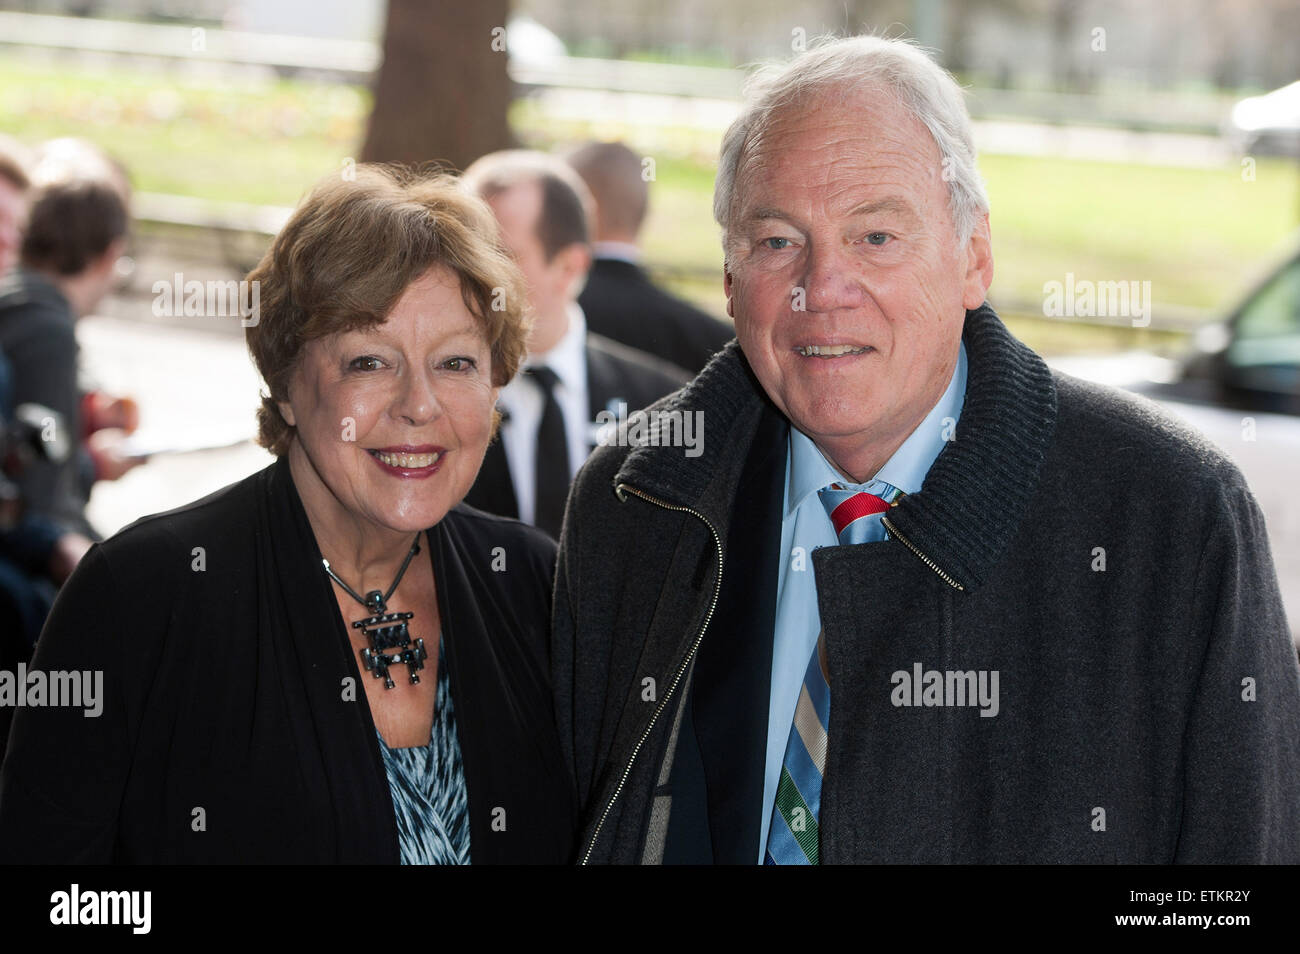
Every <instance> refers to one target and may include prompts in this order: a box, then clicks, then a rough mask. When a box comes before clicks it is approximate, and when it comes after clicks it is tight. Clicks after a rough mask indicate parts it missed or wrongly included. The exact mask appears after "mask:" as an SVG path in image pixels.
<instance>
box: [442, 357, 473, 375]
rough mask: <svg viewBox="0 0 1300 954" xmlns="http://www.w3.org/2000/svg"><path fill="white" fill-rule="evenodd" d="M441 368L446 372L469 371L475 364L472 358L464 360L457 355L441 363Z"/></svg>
mask: <svg viewBox="0 0 1300 954" xmlns="http://www.w3.org/2000/svg"><path fill="white" fill-rule="evenodd" d="M442 366H443V367H444V368H446V369H447V370H448V371H471V370H473V369H474V367H475V366H476V362H475V361H474V359H473V358H465V357H461V356H459V355H458V356H457V357H454V358H448V359H447V360H446V361H444V362H443V363H442Z"/></svg>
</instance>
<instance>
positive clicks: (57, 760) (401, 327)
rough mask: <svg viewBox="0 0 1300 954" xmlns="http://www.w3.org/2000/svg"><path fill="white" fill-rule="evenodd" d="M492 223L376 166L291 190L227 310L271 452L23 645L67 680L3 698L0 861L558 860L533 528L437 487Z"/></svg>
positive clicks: (504, 326)
mask: <svg viewBox="0 0 1300 954" xmlns="http://www.w3.org/2000/svg"><path fill="white" fill-rule="evenodd" d="M496 236H497V230H496V226H495V224H494V222H493V219H492V216H491V214H490V212H489V211H488V210H487V208H486V207H485V206H483V205H481V204H480V203H479V201H478V200H477V199H474V198H472V197H470V196H468V195H466V194H465V193H463V192H462V191H461V190H460V189H459V188H458V187H457V185H456V183H455V182H454V180H452V179H450V178H448V177H445V176H435V177H418V176H414V175H408V174H405V173H399V172H395V171H392V170H387V169H384V168H379V167H361V168H359V169H357V170H356V176H355V178H352V179H344V178H341V177H333V178H331V179H329V180H326V181H324V182H322V183H321V184H320V185H318V186H317V187H316V189H315V190H314V191H313V192H312V193H311V194H310V195H309V196H308V197H307V199H306V200H305V201H304V203H303V204H302V206H301V207H300V208H299V209H298V210H297V211H296V212H295V213H294V215H293V217H292V219H291V220H290V221H289V223H288V224H287V225H286V226H285V228H284V230H283V231H282V232H281V234H280V235H279V237H278V238H277V239H276V241H275V244H274V246H273V247H272V248H271V250H270V251H269V252H268V253H267V255H266V257H265V259H264V260H263V261H262V263H261V264H260V265H259V266H258V267H257V269H256V270H255V271H254V272H253V273H252V275H251V276H250V278H251V279H252V280H253V281H255V282H257V283H259V285H258V289H259V297H258V303H259V311H258V313H257V314H254V315H251V316H249V318H248V319H247V321H246V324H248V326H249V327H248V329H247V334H248V344H249V349H250V351H251V352H252V355H253V359H254V361H255V362H256V363H257V366H258V368H259V370H260V371H261V372H262V375H263V377H264V378H265V380H266V383H267V386H268V389H269V392H270V394H269V396H267V397H265V398H264V401H263V407H262V409H261V411H260V413H259V425H260V440H261V442H262V443H263V444H264V445H265V446H267V447H268V448H269V449H270V450H271V451H272V452H273V453H274V454H275V455H276V457H277V460H276V461H275V463H273V464H272V465H271V466H269V467H267V468H266V469H265V470H263V471H261V472H259V473H256V474H254V475H253V476H251V477H249V478H247V479H245V480H243V481H240V482H239V483H236V484H233V485H231V486H230V487H227V488H225V489H224V490H221V491H219V492H217V493H216V494H213V495H212V496H209V497H206V498H204V499H202V500H200V501H197V502H195V503H193V504H190V505H189V506H187V507H182V508H181V509H179V510H175V511H172V512H170V513H165V514H159V515H156V516H152V517H147V518H145V519H143V520H140V521H138V522H136V523H135V524H133V525H131V526H130V527H127V528H126V529H124V530H123V531H121V532H120V533H118V534H117V535H116V536H114V537H113V538H111V539H110V540H108V541H106V542H105V543H103V544H100V545H97V546H96V547H95V548H94V549H92V550H91V551H90V553H89V554H88V556H87V557H86V558H85V559H84V560H83V562H82V564H81V566H80V567H79V568H78V570H77V571H76V573H75V574H74V575H73V577H72V579H71V580H70V582H69V583H68V584H67V586H66V588H65V590H64V592H63V593H62V594H61V596H60V598H59V600H58V603H57V605H56V606H55V608H54V611H53V613H52V614H51V616H50V619H49V622H48V624H47V626H46V628H45V630H44V631H43V633H42V635H41V639H40V642H39V644H38V647H37V651H36V656H35V658H34V660H33V663H32V668H33V669H34V670H39V671H41V672H43V673H46V674H51V676H52V674H53V673H55V672H56V671H65V672H67V673H70V674H73V675H77V674H84V678H82V677H81V676H79V675H77V678H76V679H73V680H70V684H75V683H77V681H78V680H80V684H81V685H83V687H84V688H85V690H86V692H85V696H86V698H84V699H83V700H82V704H81V705H79V706H76V707H74V706H68V705H64V706H60V707H54V706H48V705H45V706H36V705H32V704H31V703H30V694H29V705H28V707H26V708H23V709H21V710H19V712H18V715H17V718H16V719H15V723H14V728H13V734H12V736H11V744H10V747H9V752H8V756H7V758H6V760H5V762H4V766H3V771H2V772H0V861H4V862H16V861H36V862H108V861H117V862H186V863H189V862H200V863H202V862H326V863H329V862H365V863H374V862H378V863H384V862H390V863H396V862H399V861H401V862H403V863H449V864H464V863H468V862H470V861H472V862H474V863H476V864H477V863H485V862H553V863H558V862H564V861H566V860H568V857H569V853H570V846H571V836H572V829H573V824H574V807H573V803H572V795H571V792H570V789H569V783H568V781H567V779H568V773H567V772H565V771H564V770H563V766H562V764H561V756H560V749H559V745H558V742H557V738H556V734H555V729H554V724H553V720H552V711H551V701H550V691H549V680H548V674H547V652H546V633H547V621H548V618H549V612H550V592H551V580H552V573H553V567H554V558H555V554H554V546H553V544H551V543H550V542H549V541H548V540H547V539H546V538H545V537H544V536H543V535H542V534H541V533H540V532H537V531H535V530H533V529H532V528H530V527H527V526H525V525H523V524H520V523H517V522H515V521H512V520H505V519H500V518H496V517H491V516H488V515H486V514H483V513H480V512H478V511H475V510H472V509H470V508H468V507H465V506H464V505H462V504H461V503H460V501H461V498H462V497H464V495H465V493H466V492H467V491H468V489H469V487H470V485H471V484H472V483H473V482H474V477H475V475H476V474H477V472H478V469H479V465H480V464H481V462H482V460H483V455H484V452H485V451H486V449H487V446H488V442H489V440H490V439H491V437H492V434H493V430H494V427H495V425H496V417H495V411H494V404H495V400H496V395H497V391H498V389H499V388H500V387H501V386H502V385H504V384H505V383H506V382H507V381H509V380H510V378H511V377H512V376H513V374H514V373H515V371H516V369H517V367H518V365H519V362H520V360H521V359H522V357H523V353H524V339H525V331H526V328H525V326H524V322H523V319H522V315H521V308H522V305H523V302H524V300H525V299H524V295H523V292H522V289H521V287H520V278H519V275H518V272H517V271H516V270H515V268H514V266H513V264H512V263H511V262H510V260H509V258H508V257H507V256H506V254H505V253H504V252H503V251H502V249H501V247H500V245H499V244H498V242H497V238H496ZM217 399H219V398H217ZM101 672H102V688H101V690H100V691H99V692H98V698H97V699H91V698H90V697H92V696H95V695H96V691H95V688H94V687H95V681H96V679H97V678H98V677H97V675H96V674H97V673H101ZM64 697H65V698H64V701H66V699H67V693H65V694H64ZM95 710H98V711H95Z"/></svg>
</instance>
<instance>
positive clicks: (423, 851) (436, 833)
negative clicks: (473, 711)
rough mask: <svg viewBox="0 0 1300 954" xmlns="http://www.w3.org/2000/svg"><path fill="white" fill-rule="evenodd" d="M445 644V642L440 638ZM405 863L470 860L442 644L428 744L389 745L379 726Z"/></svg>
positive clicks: (461, 776) (457, 743)
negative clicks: (397, 747) (434, 708)
mask: <svg viewBox="0 0 1300 954" xmlns="http://www.w3.org/2000/svg"><path fill="white" fill-rule="evenodd" d="M439 642H440V643H441V640H440V641H439ZM375 735H376V736H378V738H379V750H380V752H381V753H382V754H383V757H384V771H385V772H386V773H387V774H388V790H389V792H390V793H391V794H392V797H393V813H394V815H395V816H396V820H397V841H398V845H399V847H400V849H401V856H402V864H404V865H467V864H469V863H470V862H469V800H468V797H467V794H466V789H465V772H464V768H463V766H462V764H461V759H460V740H459V739H458V737H457V735H456V712H455V709H454V707H453V706H452V701H451V684H450V681H449V680H448V678H447V660H446V657H445V656H444V655H443V652H442V646H441V645H439V647H438V692H437V702H436V710H435V713H434V718H433V731H432V732H431V734H430V739H429V744H428V745H424V746H415V747H412V748H402V749H390V748H389V747H388V744H387V743H386V742H384V738H383V736H381V735H379V730H378V729H376V730H375Z"/></svg>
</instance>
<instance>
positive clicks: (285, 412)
mask: <svg viewBox="0 0 1300 954" xmlns="http://www.w3.org/2000/svg"><path fill="white" fill-rule="evenodd" d="M275 406H276V407H277V408H279V409H280V416H281V417H282V418H284V422H285V423H286V424H288V425H289V426H290V427H297V426H298V422H297V421H296V420H294V417H293V406H292V405H291V404H290V403H289V402H288V401H276V402H275Z"/></svg>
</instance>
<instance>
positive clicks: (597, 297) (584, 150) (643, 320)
mask: <svg viewBox="0 0 1300 954" xmlns="http://www.w3.org/2000/svg"><path fill="white" fill-rule="evenodd" d="M568 161H569V164H570V165H571V166H573V168H574V169H576V170H577V171H578V174H579V175H580V176H582V178H583V181H584V182H586V184H587V187H588V188H589V189H590V190H591V194H592V196H593V198H594V199H595V203H596V210H595V216H594V222H595V228H594V233H595V234H594V236H593V238H594V241H593V242H592V246H591V250H592V255H593V256H594V261H593V263H592V266H591V274H590V275H588V276H587V286H586V287H585V288H584V289H583V290H582V294H581V296H579V298H578V304H580V305H581V306H582V309H583V312H584V313H585V314H586V316H587V326H588V327H589V328H590V329H591V330H592V331H594V332H596V333H597V334H600V335H604V336H605V337H607V338H613V339H614V340H615V341H620V342H622V343H623V344H625V345H627V346H628V347H630V348H638V349H640V350H641V351H646V352H649V353H650V354H653V355H657V356H658V357H660V358H662V359H663V360H665V361H667V362H669V363H671V364H675V365H678V366H679V367H683V368H685V369H687V370H688V371H691V372H693V373H694V372H698V371H699V370H700V369H701V368H703V367H704V365H705V364H707V363H708V360H709V358H711V357H713V355H714V353H715V352H717V351H720V350H721V349H722V346H723V345H725V344H726V343H727V342H728V341H730V340H731V338H732V337H733V335H734V332H733V330H732V328H731V326H730V325H728V324H726V323H725V322H722V321H719V320H717V319H716V318H712V317H710V316H709V315H707V314H705V313H704V312H702V311H700V310H699V309H698V308H696V307H695V306H694V305H691V304H689V303H688V302H685V301H682V300H681V299H680V298H677V297H675V296H673V295H670V294H669V293H668V292H666V291H664V290H662V289H661V288H659V287H657V286H656V285H655V284H654V283H653V282H652V281H650V276H649V275H647V274H646V271H645V269H644V268H642V267H641V249H640V245H639V236H640V233H641V226H642V225H643V224H644V223H645V217H646V210H647V208H648V205H649V197H650V190H649V186H648V185H647V183H646V179H645V175H644V169H643V166H642V161H641V157H640V156H638V155H637V154H636V153H634V152H633V151H632V150H631V149H629V148H628V147H627V146H625V145H623V144H622V143H620V142H592V143H588V144H586V145H585V146H581V147H579V148H578V149H576V150H575V151H574V152H572V153H570V154H569V156H568Z"/></svg>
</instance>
